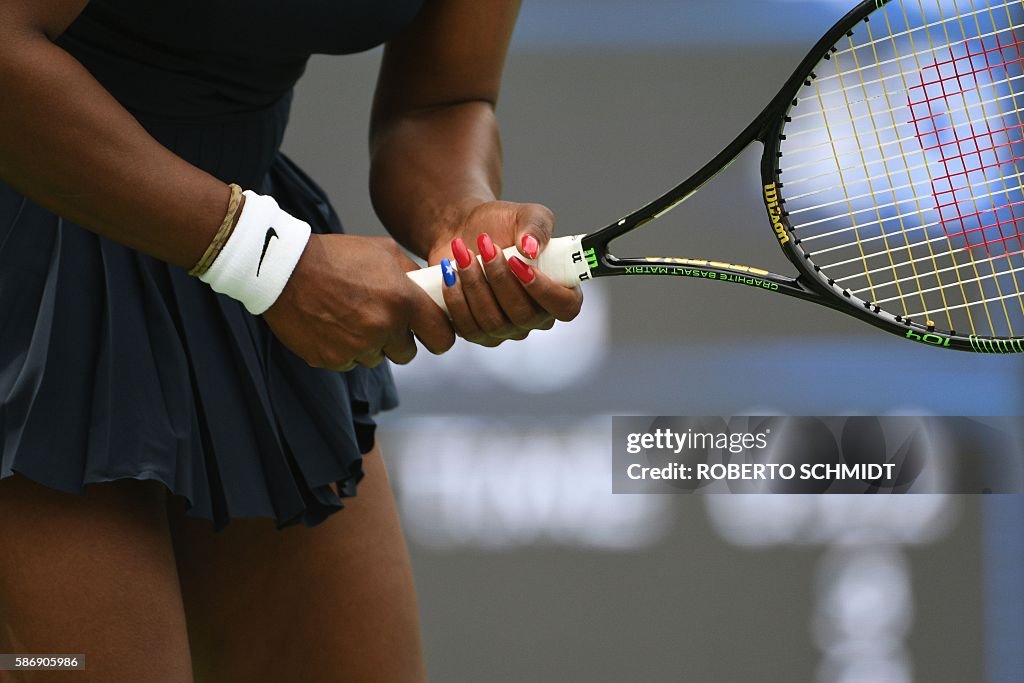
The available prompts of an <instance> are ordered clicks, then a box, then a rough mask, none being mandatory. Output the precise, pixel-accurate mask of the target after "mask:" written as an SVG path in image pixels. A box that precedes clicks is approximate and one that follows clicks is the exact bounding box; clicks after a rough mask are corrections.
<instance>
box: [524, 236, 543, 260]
mask: <svg viewBox="0 0 1024 683" xmlns="http://www.w3.org/2000/svg"><path fill="white" fill-rule="evenodd" d="M538 251H540V242H538V241H537V238H536V237H534V236H533V235H527V236H526V237H524V238H523V253H524V254H526V255H527V256H529V257H530V258H537V252H538Z"/></svg>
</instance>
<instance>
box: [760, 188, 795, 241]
mask: <svg viewBox="0 0 1024 683" xmlns="http://www.w3.org/2000/svg"><path fill="white" fill-rule="evenodd" d="M764 203H765V206H767V207H768V215H769V216H770V217H771V219H772V230H774V231H775V236H776V237H778V238H779V244H787V243H788V242H789V235H787V234H786V226H784V225H783V224H782V205H781V204H779V191H778V188H776V187H775V183H772V184H770V185H765V186H764Z"/></svg>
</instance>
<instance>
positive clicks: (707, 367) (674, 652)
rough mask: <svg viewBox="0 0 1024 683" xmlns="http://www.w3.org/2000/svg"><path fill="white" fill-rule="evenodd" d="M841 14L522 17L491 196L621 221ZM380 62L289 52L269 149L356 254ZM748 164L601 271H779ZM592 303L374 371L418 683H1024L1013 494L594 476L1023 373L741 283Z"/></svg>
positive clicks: (656, 286) (909, 405) (732, 125)
mask: <svg viewBox="0 0 1024 683" xmlns="http://www.w3.org/2000/svg"><path fill="white" fill-rule="evenodd" d="M970 2H971V0H962V2H961V4H965V3H970ZM852 4H853V2H852V0H838V1H825V0H819V1H817V2H812V1H808V0H760V1H757V2H755V1H754V0H686V2H682V1H674V2H670V1H668V0H645V1H644V2H630V1H628V0H533V1H531V0H526V1H525V2H524V7H523V11H522V15H521V20H520V24H519V27H518V29H517V32H516V35H515V39H514V44H513V47H512V51H511V54H510V57H509V62H508V68H507V75H506V78H505V87H504V90H503V96H502V101H501V103H500V107H499V111H500V115H501V118H502V121H503V126H504V140H505V150H506V189H505V196H506V198H509V199H515V200H523V201H535V202H541V203H545V204H547V205H548V206H550V207H551V208H552V209H553V210H554V211H555V213H556V215H557V216H558V224H559V232H560V233H561V234H572V233H583V232H589V231H591V230H593V229H595V228H598V227H603V226H604V225H606V224H608V223H610V222H612V221H614V220H617V219H618V218H619V217H621V216H622V215H624V214H625V213H627V212H629V211H631V210H632V209H634V208H636V207H637V206H639V205H641V204H643V203H646V202H647V201H648V200H650V199H652V198H653V197H654V196H656V195H657V194H660V193H661V192H662V191H664V190H666V189H667V188H668V187H670V186H672V185H674V184H676V183H677V182H678V181H679V180H681V179H682V178H684V177H685V176H687V175H689V174H690V173H691V172H692V171H694V170H696V169H697V168H698V167H699V166H700V165H702V164H703V163H704V162H705V161H706V160H707V159H709V158H710V157H711V156H713V155H714V154H716V153H717V152H718V151H719V150H720V149H721V148H722V147H724V146H725V145H726V144H727V143H729V142H730V141H731V140H732V139H733V138H734V137H735V135H736V134H737V133H738V132H739V131H740V130H741V129H742V128H743V127H744V126H746V124H748V123H749V122H750V121H751V120H752V119H753V117H754V116H756V115H757V114H758V113H759V111H760V109H761V107H762V106H763V105H764V104H765V103H767V101H768V100H769V99H770V98H771V97H772V96H773V95H774V94H775V93H776V92H777V90H778V88H779V87H780V85H781V84H782V83H783V81H784V80H785V79H786V78H787V77H788V75H789V74H790V72H791V71H792V69H793V68H794V67H795V66H796V64H797V62H798V61H799V60H800V58H802V57H803V55H804V53H805V51H806V50H807V49H808V47H809V46H810V45H811V44H812V43H813V42H814V41H815V40H816V39H817V38H818V37H820V35H821V34H822V33H823V32H824V31H825V29H827V28H828V27H829V26H830V25H832V24H833V23H834V22H835V21H836V19H838V18H839V16H840V15H841V14H843V13H844V12H845V11H846V10H847V9H849V8H850V6H852ZM1011 4H1014V5H1016V4H1019V3H1011ZM1015 11H1016V10H1015ZM1021 13H1022V22H1024V8H1022V9H1021ZM379 59H380V52H379V51H374V52H370V53H367V54H363V55H358V56H353V57H346V58H315V59H314V60H313V61H312V62H311V64H310V67H309V71H308V74H307V76H306V78H305V79H304V80H303V81H302V84H301V86H300V88H299V90H298V92H297V99H296V103H295V109H294V113H293V117H292V123H291V128H290V133H289V137H288V138H287V142H286V150H287V152H288V153H289V154H290V155H291V156H292V157H294V158H295V159H296V160H297V161H299V162H300V163H301V164H302V165H303V166H304V167H305V168H306V169H307V170H309V171H310V172H311V173H312V175H313V176H314V177H315V178H317V179H318V180H319V182H320V183H321V184H322V185H323V186H324V187H325V188H326V189H327V190H328V191H329V192H330V193H331V195H332V197H333V199H334V201H335V204H336V205H337V207H338V208H339V210H340V212H341V213H342V216H343V218H344V220H345V223H346V226H347V227H348V229H349V230H350V231H351V232H355V233H360V234H379V233H381V232H382V230H381V228H380V224H379V221H378V220H377V219H376V217H375V216H374V214H373V211H372V208H371V207H370V203H369V200H368V197H367V167H368V164H367V151H366V150H367V143H366V127H367V126H366V123H367V120H368V112H369V104H370V95H371V93H372V89H373V85H374V80H375V76H376V68H377V65H378V63H379ZM759 155H760V150H759V149H752V150H751V151H750V152H749V153H748V154H747V155H746V156H744V157H743V158H742V159H741V160H740V162H739V163H737V164H736V165H734V166H733V167H732V168H731V169H730V170H729V171H727V172H726V173H725V174H724V175H722V176H720V177H719V178H718V179H716V180H715V181H714V182H713V183H712V184H711V185H709V186H708V187H706V188H705V189H704V190H703V191H702V192H700V193H699V194H698V195H697V196H695V197H694V198H693V199H692V200H691V201H689V202H687V203H686V205H684V206H682V207H680V208H678V209H677V210H676V211H675V212H673V213H672V214H669V215H668V216H666V217H665V218H663V219H662V220H660V221H658V223H656V224H654V226H653V227H652V228H651V229H650V230H649V231H648V232H647V233H645V234H644V235H638V236H636V237H630V238H627V239H626V240H624V241H622V242H621V243H617V251H618V252H620V253H626V252H633V253H634V254H639V255H644V254H646V253H676V254H678V255H683V256H691V257H698V258H711V259H716V258H717V259H722V260H729V261H735V262H740V263H750V264H753V265H758V266H762V267H766V268H768V269H770V270H776V271H779V272H789V269H788V267H787V265H786V263H785V261H784V257H783V256H782V255H781V253H780V252H779V250H778V249H777V248H775V246H774V243H775V240H774V239H773V237H772V234H771V231H770V229H769V226H768V224H767V223H766V220H765V216H764V208H763V206H762V204H761V202H760V201H759V197H758V187H759V174H758V170H757V164H758V160H759ZM592 285H593V286H590V287H588V288H587V290H586V296H587V301H586V305H585V307H584V314H583V315H582V316H581V318H580V319H579V320H578V321H576V322H574V323H573V324H571V325H561V326H559V327H557V328H556V329H555V330H553V331H552V332H549V333H544V334H535V335H533V336H531V338H530V339H529V340H528V341H527V342H525V343H522V344H515V345H505V346H503V347H502V348H500V349H497V350H486V349H481V348H476V347H471V346H468V345H459V346H457V347H456V348H455V349H454V350H453V351H452V352H451V353H449V354H447V355H446V356H443V357H440V358H434V357H430V356H429V354H426V353H423V354H421V357H420V358H418V359H417V360H416V361H415V362H414V363H413V364H412V365H410V366H408V367H405V368H398V369H396V375H397V377H398V381H399V385H400V389H401V392H402V399H403V404H402V407H401V408H400V409H399V410H397V411H395V412H393V413H390V414H387V415H385V416H382V418H381V424H382V429H381V430H380V434H381V440H382V443H383V446H384V449H385V452H386V453H387V454H388V456H389V458H390V460H389V467H390V469H391V472H392V474H393V478H394V484H395V487H396V491H397V494H398V497H399V503H400V506H401V509H402V513H403V517H404V521H405V525H406V532H407V534H408V538H409V542H410V546H411V550H412V553H413V562H414V565H415V569H416V575H417V581H418V585H419V589H420V594H421V595H420V599H421V609H422V615H423V625H424V631H425V638H426V647H427V656H428V665H429V668H430V672H431V675H432V679H433V680H435V681H446V682H447V681H454V682H462V681H593V682H598V681H620V680H634V681H681V680H686V681H691V680H692V681H821V682H828V683H840V682H841V683H853V682H879V681H887V682H892V683H908V682H910V681H929V682H940V681H951V682H952V681H956V682H963V681H1000V682H1001V681H1017V680H1021V679H1022V676H1024V648H1022V647H1021V645H1022V643H1024V570H1022V567H1024V502H1022V500H1021V497H1020V496H988V497H982V496H942V495H929V496H912V497H905V498H899V497H879V498H870V497H856V498H853V497H844V496H833V497H825V496H820V497H814V496H807V497H805V496H774V497H762V496H739V495H736V496H722V495H719V496H702V497H696V496H694V497H690V496H683V495H676V496H639V495H633V496H629V495H619V496H613V495H612V494H611V470H610V465H611V416H612V415H725V416H729V415H735V414H794V415H800V414H807V415H832V414H868V415H891V414H926V415H931V414H934V415H1020V414H1022V411H1021V406H1022V398H1024V397H1022V386H1024V371H1022V370H1024V368H1022V364H1021V361H1020V360H1017V359H1015V358H1007V357H984V356H978V357H975V356H972V355H968V354H954V353H950V352H943V351H937V350H931V349H928V348H924V347H921V346H918V345H913V344H909V343H907V342H905V341H902V340H900V339H898V338H896V337H894V336H891V335H887V334H885V333H882V332H878V331H876V330H874V329H873V328H870V327H868V326H864V325H863V324H862V323H859V322H856V321H854V320H852V319H850V318H848V317H846V316H842V315H839V314H836V313H833V312H830V311H827V310H824V309H821V308H818V307H814V306H808V305H806V304H804V303H801V302H796V301H790V300H785V299H781V298H778V297H772V296H768V295H763V296H762V295H761V294H760V293H758V292H756V291H753V290H750V289H748V288H742V287H723V286H717V285H714V284H712V283H702V282H695V281H683V282H677V281H674V280H673V281H665V280H659V279H652V280H648V281H645V280H643V279H628V280H625V281H616V282H613V283H610V284H609V283H607V282H595V283H592Z"/></svg>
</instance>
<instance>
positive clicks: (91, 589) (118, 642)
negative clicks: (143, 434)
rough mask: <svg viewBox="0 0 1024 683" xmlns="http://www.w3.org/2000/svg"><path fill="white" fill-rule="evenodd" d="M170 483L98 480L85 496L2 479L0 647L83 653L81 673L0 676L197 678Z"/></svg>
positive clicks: (6, 677)
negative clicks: (172, 526)
mask: <svg viewBox="0 0 1024 683" xmlns="http://www.w3.org/2000/svg"><path fill="white" fill-rule="evenodd" d="M165 497H166V489H165V488H164V487H163V486H162V485H161V484H158V483H156V482H144V481H135V480H122V481H116V482H111V483H104V484H95V485H91V486H89V487H88V490H87V493H86V495H84V496H77V495H72V494H67V493H61V492H59V491H54V490H52V489H48V488H46V487H44V486H41V485H39V484H36V483H35V482H32V481H30V480H28V479H25V478H24V477H21V476H19V475H14V476H13V477H9V478H7V479H4V480H2V481H0V548H2V552H0V652H5V653H38V654H64V653H67V654H84V655H85V656H86V672H85V673H84V674H78V673H69V672H55V673H50V674H45V673H29V672H20V673H19V674H18V677H17V678H16V677H15V674H13V673H10V672H7V673H4V672H0V681H4V682H6V681H22V680H24V681H33V682H35V681H50V680H54V681H85V680H88V681H104V682H107V681H114V682H117V681H167V682H169V683H170V682H173V683H181V682H184V681H191V680H192V674H191V665H190V653H189V649H188V636H187V631H186V625H185V614H184V609H183V606H182V602H181V593H180V590H179V586H178V577H177V572H176V569H175V563H174V554H173V548H172V545H171V540H170V535H169V532H168V527H167V514H166V505H165Z"/></svg>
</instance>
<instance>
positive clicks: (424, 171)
mask: <svg viewBox="0 0 1024 683" xmlns="http://www.w3.org/2000/svg"><path fill="white" fill-rule="evenodd" d="M371 154H372V165H371V174H370V189H371V195H372V198H373V204H374V208H375V209H376V211H377V214H378V216H380V219H381V221H382V222H383V223H384V225H385V227H386V228H387V229H388V230H389V231H390V232H391V234H392V235H394V237H395V239H396V240H398V241H399V242H400V243H401V244H402V245H403V246H405V247H406V248H407V249H409V250H410V251H412V252H413V253H415V254H416V255H418V256H421V257H424V258H426V257H427V256H428V255H429V252H430V250H431V249H432V248H433V247H435V246H436V245H438V244H439V243H441V242H443V241H445V240H446V239H450V236H453V235H454V232H455V230H457V228H458V227H459V224H460V222H461V220H462V219H463V218H464V217H465V215H466V214H467V213H468V211H469V209H471V208H472V207H473V206H476V205H478V204H480V203H482V202H486V201H491V200H494V199H495V198H497V197H498V195H499V194H500V193H501V141H500V135H499V132H498V124H497V120H496V117H495V114H494V108H493V106H492V105H491V104H490V103H489V102H485V101H469V102H463V103H459V104H453V105H449V106H439V107H433V108H429V109H424V110H420V111H415V112H411V113H407V114H405V115H403V116H400V117H396V118H395V119H394V120H392V121H389V122H387V123H383V124H380V125H377V126H375V127H374V130H373V134H372V136H371Z"/></svg>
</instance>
